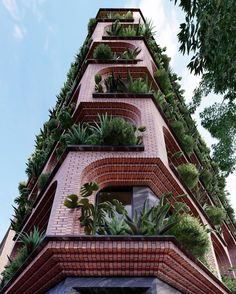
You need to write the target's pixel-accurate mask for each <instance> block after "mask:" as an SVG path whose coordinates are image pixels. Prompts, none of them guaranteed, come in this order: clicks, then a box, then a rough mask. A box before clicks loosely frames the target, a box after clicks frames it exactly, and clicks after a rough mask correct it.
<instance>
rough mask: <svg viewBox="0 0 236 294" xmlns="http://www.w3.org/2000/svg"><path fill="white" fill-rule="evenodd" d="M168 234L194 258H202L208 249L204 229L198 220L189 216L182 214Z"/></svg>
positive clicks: (207, 239)
mask: <svg viewBox="0 0 236 294" xmlns="http://www.w3.org/2000/svg"><path fill="white" fill-rule="evenodd" d="M168 233H169V234H170V235H173V236H175V237H176V239H177V240H178V241H179V242H180V243H181V244H182V245H183V247H184V248H186V249H187V250H189V251H190V252H191V253H192V254H193V255H194V256H195V257H196V258H202V257H204V255H205V254H206V253H207V251H208V248H209V237H208V233H207V230H206V228H205V227H204V226H203V225H201V223H200V222H199V220H198V219H197V218H195V217H193V216H191V215H189V214H184V215H183V216H182V217H181V219H180V221H179V223H177V225H176V226H174V227H172V228H171V229H170V230H169V231H168Z"/></svg>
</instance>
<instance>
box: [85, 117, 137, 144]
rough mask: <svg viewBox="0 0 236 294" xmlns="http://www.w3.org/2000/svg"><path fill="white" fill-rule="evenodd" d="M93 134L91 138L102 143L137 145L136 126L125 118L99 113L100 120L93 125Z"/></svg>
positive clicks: (97, 142)
mask: <svg viewBox="0 0 236 294" xmlns="http://www.w3.org/2000/svg"><path fill="white" fill-rule="evenodd" d="M91 129H92V132H93V134H92V135H91V137H90V140H91V139H92V141H93V142H94V143H96V144H101V145H135V144H137V138H136V136H135V128H134V126H133V125H131V124H130V123H129V122H127V121H126V120H124V119H123V118H116V117H115V118H112V117H111V116H108V115H107V114H105V115H101V116H100V115H99V122H98V123H97V122H95V125H94V126H91Z"/></svg>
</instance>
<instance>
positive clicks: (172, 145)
mask: <svg viewBox="0 0 236 294" xmlns="http://www.w3.org/2000/svg"><path fill="white" fill-rule="evenodd" d="M163 133H164V138H165V144H166V151H167V157H168V162H169V165H170V167H171V168H172V169H173V168H174V169H176V168H177V167H178V165H181V164H186V163H188V162H189V160H188V159H187V157H186V156H185V155H184V153H183V151H182V149H181V148H180V146H179V145H178V143H177V142H176V140H175V139H174V137H173V136H172V134H171V133H170V131H169V130H168V129H167V128H165V127H163ZM179 152H182V155H181V156H180V157H176V156H175V155H176V154H177V153H179ZM191 163H193V164H195V165H196V166H199V164H196V162H195V161H191ZM192 192H193V195H194V197H195V198H196V199H197V201H198V202H199V203H200V204H201V205H204V204H205V203H207V204H208V205H212V201H211V199H210V198H209V196H208V195H207V193H206V190H205V188H204V187H203V185H202V184H201V183H200V181H199V183H198V185H197V187H196V188H195V190H194V189H193V190H192Z"/></svg>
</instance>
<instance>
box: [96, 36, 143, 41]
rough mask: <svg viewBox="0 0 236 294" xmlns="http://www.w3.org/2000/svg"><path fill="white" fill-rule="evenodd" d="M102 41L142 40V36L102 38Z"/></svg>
mask: <svg viewBox="0 0 236 294" xmlns="http://www.w3.org/2000/svg"><path fill="white" fill-rule="evenodd" d="M102 39H103V40H143V39H144V37H142V36H133V37H122V36H102Z"/></svg>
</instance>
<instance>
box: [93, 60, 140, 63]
mask: <svg viewBox="0 0 236 294" xmlns="http://www.w3.org/2000/svg"><path fill="white" fill-rule="evenodd" d="M139 61H142V60H141V59H104V60H101V59H87V63H89V64H137V63H138V62H139Z"/></svg>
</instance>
